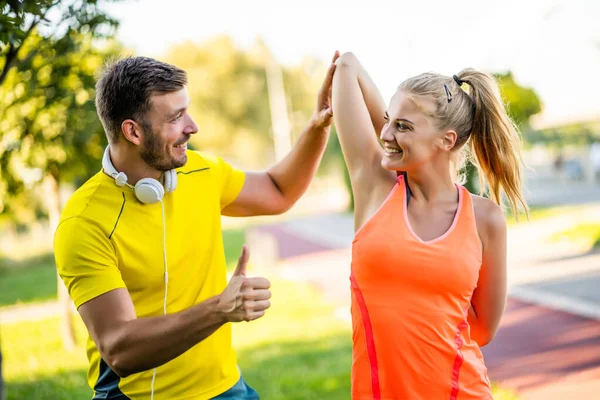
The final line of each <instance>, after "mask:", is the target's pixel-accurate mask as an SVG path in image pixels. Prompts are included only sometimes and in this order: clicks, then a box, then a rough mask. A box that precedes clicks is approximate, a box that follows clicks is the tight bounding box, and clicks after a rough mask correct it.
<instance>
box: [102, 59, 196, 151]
mask: <svg viewBox="0 0 600 400" xmlns="http://www.w3.org/2000/svg"><path fill="white" fill-rule="evenodd" d="M186 84H187V74H186V73H185V71H184V70H182V69H180V68H177V67H175V66H174V65H170V64H167V63H164V62H161V61H157V60H155V59H153V58H148V57H127V58H124V59H121V60H119V61H117V62H115V63H111V64H109V65H107V66H106V68H105V69H104V70H103V71H102V73H101V75H100V78H99V79H98V82H97V83H96V109H97V111H98V116H99V117H100V121H102V126H104V131H105V132H106V136H107V137H108V141H109V142H110V143H117V142H118V141H119V138H120V137H121V124H122V123H123V121H124V120H126V119H132V120H134V121H136V122H137V123H139V124H140V125H141V126H142V128H143V129H144V130H146V129H148V128H151V127H150V126H149V125H150V124H149V122H148V121H147V120H146V118H145V117H146V113H147V112H148V111H150V108H151V106H152V105H151V104H150V97H151V96H152V95H153V94H156V93H165V92H174V91H177V90H180V89H182V88H183V87H184V86H185V85H186Z"/></svg>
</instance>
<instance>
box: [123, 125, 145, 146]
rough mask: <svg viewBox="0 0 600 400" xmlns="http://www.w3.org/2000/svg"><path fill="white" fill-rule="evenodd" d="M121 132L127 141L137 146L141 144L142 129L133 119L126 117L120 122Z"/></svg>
mask: <svg viewBox="0 0 600 400" xmlns="http://www.w3.org/2000/svg"><path fill="white" fill-rule="evenodd" d="M121 132H123V136H125V139H127V141H129V142H131V143H133V144H135V145H138V146H139V145H141V144H142V139H143V138H142V135H143V130H142V128H141V127H140V126H139V124H138V123H137V122H135V121H134V120H132V119H126V120H125V121H123V123H122V124H121Z"/></svg>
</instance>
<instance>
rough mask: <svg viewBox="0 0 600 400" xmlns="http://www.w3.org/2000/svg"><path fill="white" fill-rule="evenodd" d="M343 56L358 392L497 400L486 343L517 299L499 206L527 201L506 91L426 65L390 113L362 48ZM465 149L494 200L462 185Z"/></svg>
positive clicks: (340, 71)
mask: <svg viewBox="0 0 600 400" xmlns="http://www.w3.org/2000/svg"><path fill="white" fill-rule="evenodd" d="M406 62H410V60H408V59H407V60H406ZM336 64H337V68H336V71H335V75H334V79H333V111H334V120H335V121H334V122H335V125H336V129H337V132H338V135H339V138H340V142H341V145H342V150H343V153H344V157H345V160H346V164H347V167H348V171H349V175H350V177H351V181H352V191H353V195H354V199H355V212H354V230H355V237H354V240H353V243H352V265H351V276H350V282H351V290H352V326H353V335H352V338H353V350H352V398H353V399H357V400H358V399H361V400H363V399H454V400H456V399H461V400H469V399H473V400H474V399H478V400H481V399H491V398H492V394H491V389H490V382H489V380H488V376H487V372H486V367H485V364H484V361H483V356H482V353H481V351H480V347H481V346H485V345H486V344H487V343H489V342H490V340H492V338H493V337H494V334H495V332H496V330H497V328H498V324H499V322H500V318H501V316H502V313H503V311H504V307H505V303H506V221H505V217H504V214H503V212H502V209H501V207H500V206H499V205H498V204H499V203H500V202H501V198H502V193H503V192H504V193H505V194H506V197H507V198H508V201H509V202H510V204H511V205H512V208H513V210H514V211H515V212H516V210H517V205H521V206H523V207H525V208H526V207H527V206H526V203H525V200H524V198H523V195H522V193H521V172H520V164H521V156H520V147H519V146H520V139H519V134H518V132H517V130H516V129H515V126H514V124H513V123H512V122H511V120H510V119H509V117H508V115H507V114H506V111H505V109H504V106H503V103H502V101H501V100H500V96H499V92H498V86H497V84H496V82H495V81H494V80H493V79H492V77H490V76H489V75H487V74H484V73H481V72H478V71H475V70H472V69H465V70H463V71H462V72H460V73H458V74H457V75H454V76H453V77H448V76H442V75H439V74H435V73H425V74H421V75H418V76H415V77H412V78H409V79H407V80H405V81H404V82H402V83H401V84H400V86H399V87H398V89H397V91H396V93H395V94H394V96H393V97H392V99H391V101H390V104H389V106H388V107H387V109H386V107H385V104H384V102H383V100H382V98H381V95H380V94H379V92H378V90H377V88H376V87H375V84H374V83H373V81H372V80H371V78H370V77H369V76H368V74H367V72H366V71H365V70H364V69H363V67H362V66H361V64H360V63H359V61H358V60H357V58H356V57H355V56H354V55H353V54H351V53H346V54H344V55H342V56H341V57H340V58H339V59H338V60H337V62H336ZM378 139H379V141H378ZM465 146H469V147H470V149H471V151H472V154H473V155H474V156H475V161H476V165H478V169H479V175H480V176H482V177H484V178H485V180H486V181H487V185H488V187H489V192H490V195H491V198H492V199H493V201H492V200H488V199H486V198H483V197H479V196H475V195H471V194H470V193H469V192H468V191H467V189H465V188H464V187H463V186H461V185H460V184H458V183H457V182H456V181H455V177H456V175H457V169H458V167H460V166H461V165H462V164H461V159H462V158H463V155H464V154H463V151H464V150H466V147H465Z"/></svg>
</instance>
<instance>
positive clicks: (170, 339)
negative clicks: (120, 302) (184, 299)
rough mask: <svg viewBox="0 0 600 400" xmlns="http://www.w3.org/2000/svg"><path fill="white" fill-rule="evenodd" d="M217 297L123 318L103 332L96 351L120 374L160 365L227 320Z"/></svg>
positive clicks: (187, 348)
mask: <svg viewBox="0 0 600 400" xmlns="http://www.w3.org/2000/svg"><path fill="white" fill-rule="evenodd" d="M217 300H218V299H217V298H216V297H214V298H211V299H208V300H206V301H204V302H202V303H200V304H197V305H195V306H193V307H190V308H188V309H187V310H184V311H181V312H179V313H176V314H169V315H164V316H160V317H150V318H139V319H135V320H132V321H127V322H124V323H122V324H121V325H120V326H119V327H116V328H115V329H114V330H113V332H111V333H110V334H109V335H107V337H106V339H105V343H103V344H100V346H101V348H100V352H101V353H102V356H103V357H106V359H105V361H106V362H107V364H108V365H109V366H110V367H111V368H112V369H113V370H114V371H115V373H116V374H117V375H119V376H122V377H124V376H127V375H131V374H134V373H137V372H142V371H146V370H149V369H152V368H155V367H158V366H160V365H163V364H165V363H167V362H169V361H171V360H172V359H174V358H176V357H178V356H179V355H181V354H183V353H184V352H186V351H187V350H189V349H190V348H191V347H193V346H194V345H196V344H197V343H199V342H201V341H202V340H204V339H206V338H207V337H209V336H210V335H211V334H213V333H214V332H215V331H216V330H217V329H219V328H220V327H221V326H222V325H223V324H224V323H226V322H227V321H226V318H225V317H224V315H223V314H222V313H220V312H219V311H218V310H217V307H216V306H217Z"/></svg>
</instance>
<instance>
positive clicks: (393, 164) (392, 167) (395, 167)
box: [381, 157, 404, 171]
mask: <svg viewBox="0 0 600 400" xmlns="http://www.w3.org/2000/svg"><path fill="white" fill-rule="evenodd" d="M381 167H382V168H383V169H387V170H388V171H403V170H404V163H403V162H402V161H400V160H390V159H389V158H387V157H383V159H382V160H381Z"/></svg>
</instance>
